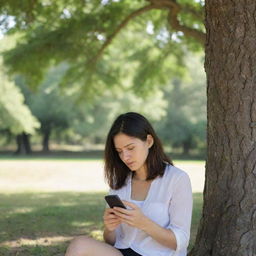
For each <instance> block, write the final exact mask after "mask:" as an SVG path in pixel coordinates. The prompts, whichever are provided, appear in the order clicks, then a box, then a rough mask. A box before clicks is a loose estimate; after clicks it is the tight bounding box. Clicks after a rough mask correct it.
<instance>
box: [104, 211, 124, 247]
mask: <svg viewBox="0 0 256 256" xmlns="http://www.w3.org/2000/svg"><path fill="white" fill-rule="evenodd" d="M103 220H104V226H105V227H104V232H103V238H104V241H105V242H106V243H108V244H110V245H114V244H115V241H116V234H115V229H116V228H117V227H118V226H119V225H120V223H121V221H120V219H119V218H118V217H117V216H116V215H115V214H114V210H113V209H111V208H106V209H105V212H104V215H103Z"/></svg>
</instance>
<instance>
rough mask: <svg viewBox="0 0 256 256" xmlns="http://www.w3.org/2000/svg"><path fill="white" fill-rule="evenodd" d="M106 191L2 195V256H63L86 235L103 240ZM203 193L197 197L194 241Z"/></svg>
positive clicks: (0, 205)
mask: <svg viewBox="0 0 256 256" xmlns="http://www.w3.org/2000/svg"><path fill="white" fill-rule="evenodd" d="M104 195H105V192H97V193H75V192H56V193H17V194H0V209H1V211H0V227H1V229H0V255H1V256H9V255H10V256H13V255H19V256H25V255H26V256H32V255H33V256H52V255H56V256H60V255H64V251H65V249H66V246H67V243H68V241H69V240H70V239H71V238H72V237H73V236H76V235H80V234H86V235H90V236H94V237H96V238H97V239H102V228H103V223H102V214H103V211H104V208H105V202H104V199H103V197H104ZM201 207H202V194H201V193H195V194H194V211H193V221H192V233H191V235H192V239H191V242H193V240H194V238H193V236H195V233H196V229H197V226H198V223H199V219H200V216H201Z"/></svg>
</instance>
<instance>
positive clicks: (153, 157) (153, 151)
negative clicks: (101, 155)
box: [104, 112, 172, 189]
mask: <svg viewBox="0 0 256 256" xmlns="http://www.w3.org/2000/svg"><path fill="white" fill-rule="evenodd" d="M118 133H124V134H126V135H128V136H131V137H136V138H138V139H141V140H142V141H146V139H147V135H151V136H152V137H153V139H154V143H153V145H152V146H151V148H150V149H149V153H148V157H147V160H146V165H147V172H148V173H147V180H153V179H154V178H156V177H157V176H163V174H164V170H165V167H166V164H167V163H169V164H171V165H172V161H171V160H170V158H169V157H168V156H167V155H166V154H165V153H164V151H163V147H162V143H161V141H160V140H159V138H158V137H157V135H156V133H155V131H154V129H153V127H152V126H151V124H150V123H149V121H148V120H147V119H146V118H145V117H144V116H142V115H140V114H138V113H135V112H128V113H126V114H122V115H120V116H118V117H117V119H116V120H115V121H114V123H113V125H112V127H111V128H110V131H109V133H108V136H107V140H106V145H105V168H104V169H105V178H106V180H107V182H108V184H109V186H110V187H111V188H112V189H119V188H121V187H122V186H123V185H124V184H125V181H126V178H127V176H128V175H129V174H130V173H131V171H130V169H129V168H128V167H127V166H126V165H125V164H124V163H123V161H122V160H121V159H120V157H119V155H118V153H117V151H116V149H115V145H114V140H113V138H114V137H115V136H116V135H117V134H118Z"/></svg>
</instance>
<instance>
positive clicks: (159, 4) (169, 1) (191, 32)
mask: <svg viewBox="0 0 256 256" xmlns="http://www.w3.org/2000/svg"><path fill="white" fill-rule="evenodd" d="M147 1H149V2H150V3H151V4H153V5H154V6H156V8H158V9H160V8H161V9H162V8H165V9H168V10H169V14H168V22H169V24H170V25H171V27H172V28H173V29H175V30H176V31H181V32H183V33H184V35H185V36H188V37H193V38H194V39H196V40H197V41H198V42H200V43H201V44H202V45H203V46H204V44H205V33H203V32H201V31H199V30H197V29H194V28H190V27H187V26H185V25H182V24H180V22H179V20H178V14H179V13H180V11H181V10H182V9H183V7H182V6H181V5H180V4H178V3H177V2H176V1H175V0H147ZM185 8H186V9H188V6H185ZM189 12H191V10H189ZM191 13H192V12H191ZM193 14H194V15H195V13H193Z"/></svg>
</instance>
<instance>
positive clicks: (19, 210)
mask: <svg viewBox="0 0 256 256" xmlns="http://www.w3.org/2000/svg"><path fill="white" fill-rule="evenodd" d="M33 210H34V209H33V208H30V207H19V208H16V209H14V210H11V211H10V214H15V213H29V212H32V211H33Z"/></svg>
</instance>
